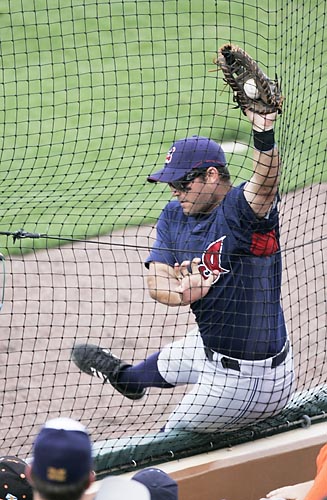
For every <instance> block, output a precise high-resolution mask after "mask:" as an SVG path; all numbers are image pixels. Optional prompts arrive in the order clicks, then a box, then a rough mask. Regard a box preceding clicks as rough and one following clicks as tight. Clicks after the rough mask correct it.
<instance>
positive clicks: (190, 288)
mask: <svg viewBox="0 0 327 500" xmlns="http://www.w3.org/2000/svg"><path fill="white" fill-rule="evenodd" d="M200 262H201V259H199V258H195V259H193V260H192V261H189V260H184V261H183V262H182V263H181V264H178V263H176V264H175V266H174V270H175V275H176V278H177V280H178V281H179V285H178V286H177V289H176V291H177V292H178V293H180V294H181V296H182V304H183V305H187V304H192V303H193V302H196V301H197V300H199V299H202V298H203V297H205V296H206V295H207V293H208V292H209V290H210V287H211V285H212V283H213V282H214V281H215V280H216V278H217V276H215V275H214V274H212V276H210V277H209V278H208V279H204V278H203V276H202V275H201V273H200V271H199V264H200Z"/></svg>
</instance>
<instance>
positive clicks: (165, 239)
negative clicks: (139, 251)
mask: <svg viewBox="0 0 327 500" xmlns="http://www.w3.org/2000/svg"><path fill="white" fill-rule="evenodd" d="M244 184H245V183H243V184H241V185H240V186H238V187H234V188H232V189H231V191H229V193H228V194H227V195H226V196H225V198H224V200H223V201H222V203H221V204H220V205H219V206H218V207H216V208H215V209H214V210H213V211H212V212H211V213H210V214H206V215H197V216H186V215H184V213H183V210H182V208H181V205H180V203H179V202H178V201H177V200H173V201H171V202H169V203H168V204H167V205H166V207H165V208H164V209H163V211H162V213H161V215H160V217H159V220H158V223H157V228H156V229H157V236H156V241H155V243H154V245H153V248H152V249H151V252H150V255H149V256H148V258H147V260H146V265H147V267H148V265H149V262H161V263H165V264H168V265H170V266H174V264H175V263H176V262H178V263H181V262H182V261H183V260H192V259H194V258H195V257H199V258H201V264H200V266H199V269H200V272H201V273H202V275H203V276H204V277H206V276H207V275H208V274H210V273H212V271H213V270H218V271H219V275H218V277H217V279H216V281H215V283H214V284H213V285H212V286H211V288H210V290H209V293H208V294H207V295H206V296H205V297H204V298H202V299H200V300H198V301H196V302H194V303H193V304H191V308H192V311H193V313H194V315H195V318H196V322H197V324H198V327H199V330H200V333H201V336H202V338H203V342H204V344H205V346H207V347H209V348H211V349H213V350H215V351H217V352H220V353H222V354H224V355H227V356H232V357H235V358H239V359H264V358H267V357H270V356H274V355H275V354H276V353H278V352H280V351H281V349H282V348H283V345H284V343H285V341H286V336H287V333H286V327H285V321H284V315H283V312H282V308H281V304H280V288H281V272H282V268H281V253H280V244H279V222H278V211H277V207H276V204H275V206H274V207H273V208H272V209H271V211H270V213H269V215H267V216H266V217H265V218H260V219H259V218H258V217H257V216H256V215H255V213H254V212H253V211H252V209H251V207H250V206H249V204H248V203H247V201H246V199H245V197H244V191H243V189H244Z"/></svg>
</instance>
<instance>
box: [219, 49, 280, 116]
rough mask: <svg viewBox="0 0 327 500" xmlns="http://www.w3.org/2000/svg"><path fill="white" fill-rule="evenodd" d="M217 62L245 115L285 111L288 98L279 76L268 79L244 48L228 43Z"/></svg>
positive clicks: (220, 50)
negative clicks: (282, 90)
mask: <svg viewBox="0 0 327 500" xmlns="http://www.w3.org/2000/svg"><path fill="white" fill-rule="evenodd" d="M214 63H215V64H217V66H218V67H219V68H220V69H221V70H222V71H223V73H224V81H225V82H226V83H228V85H229V86H230V87H231V88H232V90H233V95H234V97H233V100H234V102H236V103H237V107H240V108H241V110H242V111H243V113H244V114H245V110H247V109H248V110H250V111H253V112H254V113H259V114H263V115H266V114H268V113H275V112H278V113H281V112H282V105H283V101H284V97H283V96H282V94H281V91H280V88H279V83H278V80H277V77H276V79H275V80H271V79H270V78H268V76H267V75H265V74H264V72H263V71H262V70H261V69H260V68H259V66H258V64H257V63H256V62H255V61H254V60H253V59H252V57H250V56H249V55H248V54H247V53H246V52H245V51H244V50H243V49H241V48H240V47H237V46H236V45H231V44H225V45H223V46H222V47H221V48H220V49H219V51H218V57H217V58H216V59H214Z"/></svg>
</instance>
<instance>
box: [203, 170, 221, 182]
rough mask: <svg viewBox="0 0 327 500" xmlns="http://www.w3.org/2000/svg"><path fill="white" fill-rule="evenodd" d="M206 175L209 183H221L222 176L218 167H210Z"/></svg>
mask: <svg viewBox="0 0 327 500" xmlns="http://www.w3.org/2000/svg"><path fill="white" fill-rule="evenodd" d="M206 173H207V181H208V182H212V183H217V182H218V181H219V179H220V174H219V172H218V169H217V168H216V167H209V168H208V169H207V172H206Z"/></svg>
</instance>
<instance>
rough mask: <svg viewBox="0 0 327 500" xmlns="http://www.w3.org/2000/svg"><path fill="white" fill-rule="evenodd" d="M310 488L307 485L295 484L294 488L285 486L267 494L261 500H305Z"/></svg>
mask: <svg viewBox="0 0 327 500" xmlns="http://www.w3.org/2000/svg"><path fill="white" fill-rule="evenodd" d="M307 490H308V487H307V486H306V483H299V484H294V485H292V486H283V487H281V488H277V489H276V490H273V491H270V492H269V493H267V495H266V496H265V498H261V499H260V500H303V499H304V497H305V496H306V493H307Z"/></svg>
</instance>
